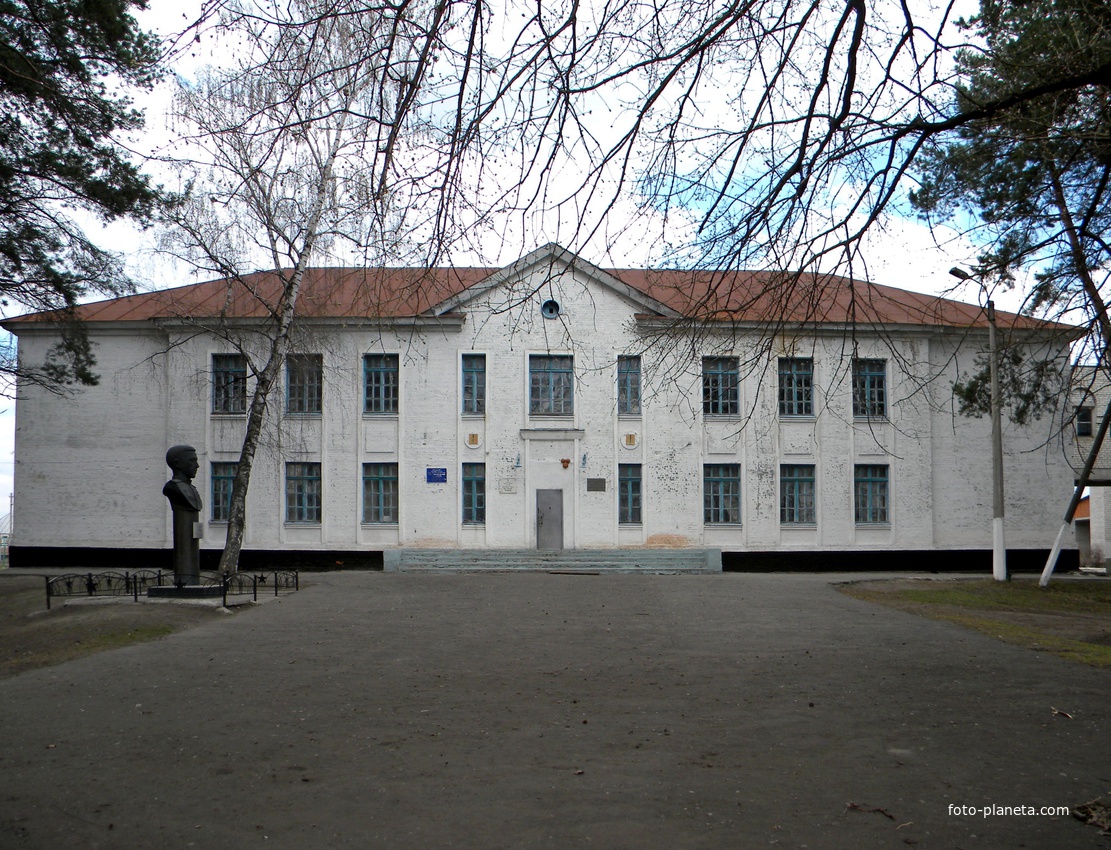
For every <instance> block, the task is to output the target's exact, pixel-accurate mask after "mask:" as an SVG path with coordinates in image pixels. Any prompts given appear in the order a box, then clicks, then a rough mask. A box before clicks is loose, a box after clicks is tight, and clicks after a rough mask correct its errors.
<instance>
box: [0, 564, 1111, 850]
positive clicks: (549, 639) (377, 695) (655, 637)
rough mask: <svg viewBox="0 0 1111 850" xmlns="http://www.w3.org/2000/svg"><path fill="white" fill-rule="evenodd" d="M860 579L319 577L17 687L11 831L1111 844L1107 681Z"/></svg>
mask: <svg viewBox="0 0 1111 850" xmlns="http://www.w3.org/2000/svg"><path fill="white" fill-rule="evenodd" d="M870 577H872V576H870ZM846 578H849V577H847V576H843V575H830V574H822V575H805V574H758V575H752V574H724V575H709V576H644V575H618V576H605V575H602V576H590V575H549V574H526V575H498V574H495V575H467V574H463V575H444V576H436V575H411V574H408V575H407V574H383V573H365V572H348V573H322V574H304V575H303V576H302V588H303V589H302V590H301V591H300V592H299V593H296V594H292V595H289V596H285V597H282V598H281V599H279V600H276V601H271V602H268V603H267V604H264V605H259V606H257V607H253V608H252V609H251V610H238V611H236V612H235V613H234V614H231V615H228V616H224V617H220V618H216V617H214V618H213V621H212V622H210V623H206V624H204V625H202V626H199V627H197V628H193V629H190V630H187V631H184V632H179V633H176V634H173V635H171V636H169V637H167V638H165V639H162V640H159V641H156V642H152V643H147V644H142V645H137V646H132V647H128V648H125V649H119V650H114V651H111V652H106V653H102V654H99V655H95V656H91V657H87V658H84V659H81V660H79V661H74V662H70V663H67V664H63V665H60V666H57V667H52V668H48V669H43V670H38V671H34V672H30V673H25V674H22V675H19V676H16V677H14V678H12V679H9V680H6V681H3V682H0V781H2V783H3V793H2V794H0V848H44V850H45V848H49V850H59V849H60V848H128V850H130V849H131V848H148V847H149V848H160V850H162V849H163V848H188V847H198V848H216V849H217V850H219V849H220V848H237V850H238V848H253V847H259V848H263V847H265V848H332V847H336V848H339V847H344V848H346V847H352V848H421V850H428V848H449V847H451V848H553V850H554V848H559V849H560V850H567V848H588V847H593V848H630V850H632V848H636V850H641V849H642V848H661V850H663V849H664V848H666V850H677V848H748V847H792V848H802V847H807V848H842V847H843V848H861V849H862V850H868V849H869V848H893V847H916V848H962V850H971V848H989V849H990V850H998V848H1021V847H1028V848H1055V850H1068V849H1069V848H1102V850H1107V848H1109V847H1111V839H1108V838H1106V837H1104V836H1102V835H1101V834H1100V832H1099V831H1098V830H1097V829H1096V828H1094V827H1092V826H1090V825H1087V824H1083V823H1081V822H1080V821H1078V820H1076V819H1074V818H1072V817H1070V816H1068V815H1063V814H1052V813H1048V811H1043V809H1045V808H1046V807H1071V806H1076V805H1078V804H1081V803H1084V802H1087V801H1089V800H1092V799H1094V798H1097V797H1100V796H1101V795H1103V796H1104V799H1107V798H1108V796H1109V795H1111V759H1109V757H1108V756H1109V754H1111V747H1109V746H1108V744H1109V740H1111V721H1109V719H1108V712H1109V710H1111V673H1109V672H1108V671H1103V670H1097V669H1092V668H1089V667H1085V666H1081V665H1079V664H1075V663H1071V662H1067V661H1064V660H1062V659H1059V658H1056V657H1053V656H1050V655H1048V654H1045V653H1038V652H1034V651H1030V650H1026V649H1022V648H1018V647H1013V646H1008V645H1005V644H1003V643H1000V642H997V641H994V640H992V639H990V638H988V637H986V636H983V635H979V634H976V633H973V632H970V631H966V630H963V629H961V628H959V627H957V626H955V625H952V624H948V623H941V622H935V621H931V620H926V619H921V618H918V617H915V616H913V615H909V614H905V613H901V612H899V611H894V610H889V609H886V608H882V607H877V606H873V605H870V604H868V603H865V602H861V601H858V600H855V599H852V598H849V597H846V596H844V595H843V594H840V593H838V592H836V591H835V590H834V589H833V588H832V587H831V583H832V582H834V581H841V580H845V579H846ZM121 604H126V603H121ZM131 604H134V603H131ZM973 807H975V811H974V812H973V811H972V808H973ZM983 807H990V808H989V809H988V811H987V813H986V814H985V811H984V808H983Z"/></svg>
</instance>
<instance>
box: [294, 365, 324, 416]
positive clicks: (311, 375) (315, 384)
mask: <svg viewBox="0 0 1111 850" xmlns="http://www.w3.org/2000/svg"><path fill="white" fill-rule="evenodd" d="M323 400H324V358H323V356H322V355H320V354H290V355H288V356H287V357H286V359H285V412H286V413H292V414H295V415H305V416H319V415H320V411H321V410H322V409H323Z"/></svg>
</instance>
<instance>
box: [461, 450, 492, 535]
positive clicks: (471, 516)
mask: <svg viewBox="0 0 1111 850" xmlns="http://www.w3.org/2000/svg"><path fill="white" fill-rule="evenodd" d="M462 481H463V524H464V525H482V524H484V523H485V522H486V464H484V463H465V464H463V478H462Z"/></svg>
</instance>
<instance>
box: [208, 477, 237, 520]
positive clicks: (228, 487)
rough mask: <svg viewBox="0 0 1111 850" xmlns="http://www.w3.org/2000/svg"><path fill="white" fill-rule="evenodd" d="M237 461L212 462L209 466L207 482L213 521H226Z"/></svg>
mask: <svg viewBox="0 0 1111 850" xmlns="http://www.w3.org/2000/svg"><path fill="white" fill-rule="evenodd" d="M238 469H239V464H238V463H225V462H218V463H213V464H212V465H211V466H210V467H209V483H210V484H211V486H212V498H211V499H209V510H210V511H211V513H210V516H211V518H212V521H213V522H227V521H228V516H229V511H230V509H231V491H232V487H233V486H234V484H235V473H236V470H238Z"/></svg>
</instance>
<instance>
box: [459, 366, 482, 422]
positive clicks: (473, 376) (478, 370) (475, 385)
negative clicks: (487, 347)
mask: <svg viewBox="0 0 1111 850" xmlns="http://www.w3.org/2000/svg"><path fill="white" fill-rule="evenodd" d="M463 413H464V414H470V415H473V416H483V415H485V413H486V355H485V354H464V355H463Z"/></svg>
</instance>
